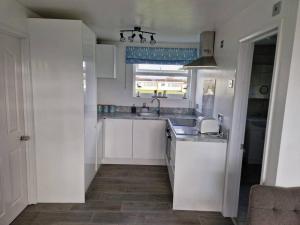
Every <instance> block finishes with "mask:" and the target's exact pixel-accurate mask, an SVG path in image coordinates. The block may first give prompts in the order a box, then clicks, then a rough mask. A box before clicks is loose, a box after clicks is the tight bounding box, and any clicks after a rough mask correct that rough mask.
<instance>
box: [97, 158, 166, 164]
mask: <svg viewBox="0 0 300 225" xmlns="http://www.w3.org/2000/svg"><path fill="white" fill-rule="evenodd" d="M102 164H127V165H154V166H165V165H166V161H165V160H164V159H108V158H106V159H102Z"/></svg>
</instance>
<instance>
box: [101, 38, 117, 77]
mask: <svg viewBox="0 0 300 225" xmlns="http://www.w3.org/2000/svg"><path fill="white" fill-rule="evenodd" d="M96 73H97V77H98V78H111V79H115V78H116V46H114V45H104V44H99V45H96Z"/></svg>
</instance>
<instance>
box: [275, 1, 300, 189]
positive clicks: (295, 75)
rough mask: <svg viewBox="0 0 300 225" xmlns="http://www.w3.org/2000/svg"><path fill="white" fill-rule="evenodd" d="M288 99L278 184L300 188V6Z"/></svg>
mask: <svg viewBox="0 0 300 225" xmlns="http://www.w3.org/2000/svg"><path fill="white" fill-rule="evenodd" d="M298 7H299V8H298V18H297V25H296V33H295V40H294V47H293V55H292V61H291V70H290V76H289V84H288V91H287V97H286V105H285V113H284V121H283V129H282V137H281V147H280V153H279V162H278V172H277V179H276V184H277V185H278V186H286V187H290V186H292V187H293V186H300V148H299V139H300V132H299V128H300V117H299V111H300V107H299V97H300V88H299V87H300V76H299V74H300V64H299V62H300V5H299V6H298Z"/></svg>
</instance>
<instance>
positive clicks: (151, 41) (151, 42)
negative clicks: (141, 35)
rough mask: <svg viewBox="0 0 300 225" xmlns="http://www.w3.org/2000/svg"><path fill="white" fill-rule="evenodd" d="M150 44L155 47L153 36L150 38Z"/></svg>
mask: <svg viewBox="0 0 300 225" xmlns="http://www.w3.org/2000/svg"><path fill="white" fill-rule="evenodd" d="M150 39H151V40H150V44H151V45H155V44H156V40H155V39H154V36H153V34H152V35H151V37H150Z"/></svg>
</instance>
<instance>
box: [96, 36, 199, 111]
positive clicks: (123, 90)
mask: <svg viewBox="0 0 300 225" xmlns="http://www.w3.org/2000/svg"><path fill="white" fill-rule="evenodd" d="M106 43H107V42H106ZM108 44H116V45H117V79H98V104H114V105H119V106H131V105H133V104H136V106H142V103H143V102H146V103H147V104H148V103H150V102H151V99H143V98H135V97H133V67H132V65H126V64H125V48H126V45H124V44H122V43H108ZM138 46H141V45H138ZM156 47H178V48H179V47H193V48H198V45H197V44H160V45H156ZM195 84H196V75H194V76H193V79H192V93H191V96H192V97H191V99H190V100H170V99H169V100H164V99H162V101H161V106H162V107H182V108H193V107H194V94H195V87H196V85H195ZM150 106H151V105H150Z"/></svg>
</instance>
